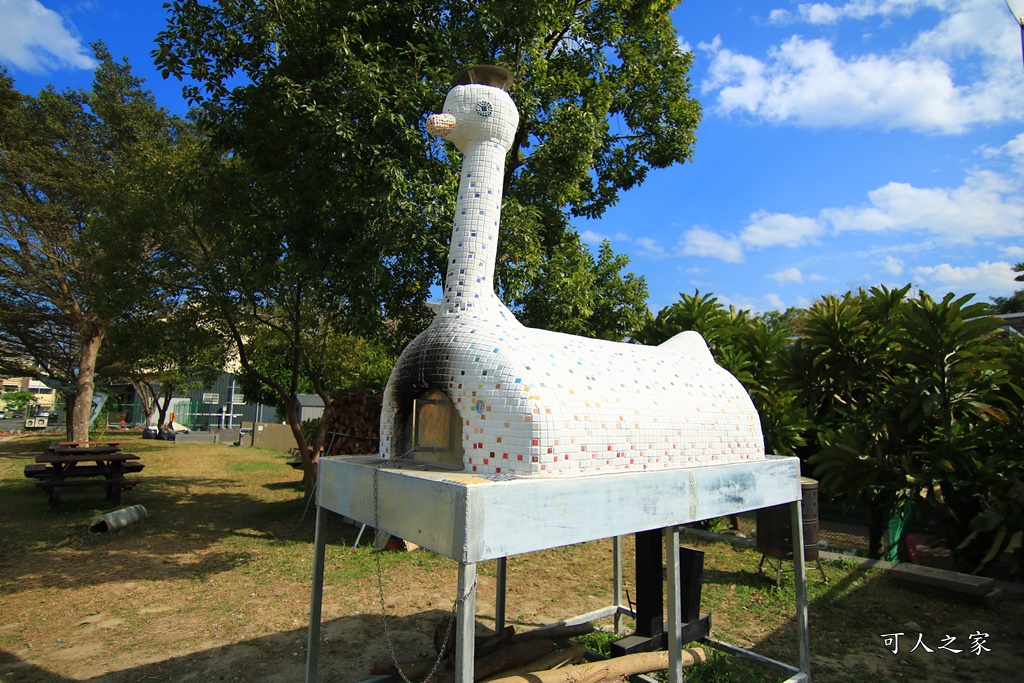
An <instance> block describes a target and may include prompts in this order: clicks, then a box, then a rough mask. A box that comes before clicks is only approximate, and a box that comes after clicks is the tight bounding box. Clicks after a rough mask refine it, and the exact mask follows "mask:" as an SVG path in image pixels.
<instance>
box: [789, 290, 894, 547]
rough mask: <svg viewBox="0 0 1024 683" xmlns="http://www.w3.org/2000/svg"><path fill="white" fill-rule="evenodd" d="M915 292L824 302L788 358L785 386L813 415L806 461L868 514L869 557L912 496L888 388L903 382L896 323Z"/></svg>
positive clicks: (835, 492) (832, 489)
mask: <svg viewBox="0 0 1024 683" xmlns="http://www.w3.org/2000/svg"><path fill="white" fill-rule="evenodd" d="M909 291H910V286H909V285H907V286H906V287H903V288H898V289H889V288H887V287H875V288H872V289H871V290H870V291H865V290H863V289H862V290H858V291H857V292H847V293H846V294H844V295H843V296H841V297H837V296H825V297H822V298H821V299H820V300H819V301H817V302H815V304H814V305H813V306H811V308H810V309H808V311H807V314H806V316H805V317H804V318H803V319H801V320H800V321H799V322H798V324H797V330H798V337H797V340H796V341H795V343H794V344H793V346H792V348H791V351H790V353H789V356H788V359H787V363H788V367H787V369H786V374H787V376H788V378H789V381H788V387H789V388H791V389H793V390H795V391H796V404H797V406H799V407H803V408H805V409H806V410H807V411H808V414H809V416H810V420H811V423H812V424H813V425H814V427H813V429H812V430H810V431H809V434H808V439H807V441H808V442H809V444H813V445H815V446H817V447H818V448H819V449H821V450H820V452H818V453H816V454H815V455H813V456H812V457H811V458H809V462H810V463H811V464H812V465H814V473H815V476H816V477H817V478H818V479H819V480H820V481H821V486H822V489H823V490H824V491H825V492H826V493H829V494H830V495H832V496H834V498H835V499H836V500H844V499H845V500H849V501H853V502H859V503H863V504H865V505H866V507H867V509H868V553H869V555H870V556H871V557H875V558H878V557H881V556H882V553H883V538H884V536H885V531H886V528H887V525H888V523H889V518H890V516H891V515H892V512H893V510H894V508H895V507H896V505H897V502H898V501H900V500H903V499H904V498H905V497H906V495H907V492H908V489H907V487H906V481H905V477H904V476H903V474H902V473H901V470H900V464H899V458H900V454H901V448H902V446H901V443H900V441H901V439H902V436H901V434H899V433H894V432H892V431H891V430H890V429H889V428H888V425H889V423H890V422H891V416H890V413H891V412H892V410H893V409H894V405H893V404H892V403H891V402H890V400H889V394H888V393H887V392H888V390H889V389H890V388H891V387H892V386H893V384H894V383H895V382H896V381H899V380H900V379H901V378H902V375H901V372H902V370H901V365H900V363H899V362H898V361H897V358H896V355H895V351H896V348H897V343H896V339H895V337H896V334H897V331H898V326H897V324H896V320H897V318H898V316H899V313H900V309H901V306H902V305H903V302H904V301H905V298H906V296H907V293H908V292H909Z"/></svg>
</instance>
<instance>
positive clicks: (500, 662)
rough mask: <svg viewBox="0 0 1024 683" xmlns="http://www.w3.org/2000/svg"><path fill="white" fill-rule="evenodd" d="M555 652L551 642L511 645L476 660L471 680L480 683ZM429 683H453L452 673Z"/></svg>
mask: <svg viewBox="0 0 1024 683" xmlns="http://www.w3.org/2000/svg"><path fill="white" fill-rule="evenodd" d="M554 650H555V641H553V640H531V641H529V642H526V643H513V644H511V645H509V646H508V647H503V648H501V649H500V650H498V651H496V652H492V653H491V654H489V655H484V656H483V657H480V658H478V659H477V660H476V661H475V662H474V663H473V680H474V681H482V680H484V679H485V678H490V677H491V676H494V675H496V674H498V673H501V672H502V671H505V670H507V669H511V668H513V667H519V666H522V665H523V664H526V663H528V662H533V661H536V660H537V659H540V658H541V657H543V656H544V655H547V654H550V653H551V652H554ZM429 683H455V673H454V672H444V673H441V674H439V675H437V676H434V678H432V679H430V681H429Z"/></svg>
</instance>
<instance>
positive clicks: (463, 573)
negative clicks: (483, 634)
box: [455, 562, 476, 683]
mask: <svg viewBox="0 0 1024 683" xmlns="http://www.w3.org/2000/svg"><path fill="white" fill-rule="evenodd" d="M458 599H459V608H458V613H457V614H456V615H455V638H456V640H455V643H456V645H455V647H456V659H455V683H473V655H474V649H475V646H476V640H475V638H476V563H475V562H459V598H458Z"/></svg>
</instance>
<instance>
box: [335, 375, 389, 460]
mask: <svg viewBox="0 0 1024 683" xmlns="http://www.w3.org/2000/svg"><path fill="white" fill-rule="evenodd" d="M383 402H384V395H383V394H375V393H373V392H372V391H370V390H369V389H345V390H344V391H339V392H338V393H336V394H334V395H333V396H331V405H329V406H328V407H327V408H326V409H325V410H324V414H323V417H322V418H320V420H321V424H322V425H323V427H324V431H326V432H327V434H326V436H325V437H324V455H360V454H363V453H366V454H369V453H376V452H377V451H378V450H379V437H380V410H381V404H382V403H383ZM328 447H330V452H328Z"/></svg>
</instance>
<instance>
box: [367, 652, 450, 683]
mask: <svg viewBox="0 0 1024 683" xmlns="http://www.w3.org/2000/svg"><path fill="white" fill-rule="evenodd" d="M435 661H437V658H436V657H422V658H420V659H410V660H409V661H406V662H399V663H398V666H400V667H402V672H403V673H404V674H405V677H406V678H409V679H411V680H416V679H418V678H423V677H424V676H425V675H427V673H428V672H429V671H430V669H431V667H433V666H434V662H435ZM398 666H395V663H394V662H393V661H391V660H390V659H389V660H387V661H378V662H374V663H373V664H371V665H370V675H371V676H398Z"/></svg>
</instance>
